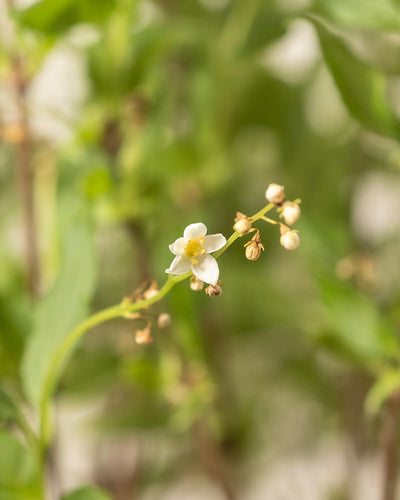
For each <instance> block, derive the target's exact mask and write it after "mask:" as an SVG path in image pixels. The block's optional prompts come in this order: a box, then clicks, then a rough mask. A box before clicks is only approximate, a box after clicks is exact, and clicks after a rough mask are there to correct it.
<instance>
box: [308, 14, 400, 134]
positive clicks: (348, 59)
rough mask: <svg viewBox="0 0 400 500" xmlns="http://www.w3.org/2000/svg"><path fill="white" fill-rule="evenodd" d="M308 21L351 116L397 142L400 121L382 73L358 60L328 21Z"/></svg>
mask: <svg viewBox="0 0 400 500" xmlns="http://www.w3.org/2000/svg"><path fill="white" fill-rule="evenodd" d="M307 19H309V20H310V21H311V22H312V23H313V25H314V26H315V28H316V29H317V33H318V36H319V39H320V43H321V48H322V51H323V54H324V59H325V62H326V64H327V65H328V67H329V69H330V71H331V72H332V76H333V78H334V79H335V82H336V85H337V87H338V90H339V92H340V94H341V96H342V99H343V101H344V103H345V105H346V107H347V109H348V110H349V111H350V113H351V114H352V115H353V116H354V118H356V119H357V120H358V121H359V122H360V123H361V124H362V125H363V126H365V127H366V128H367V129H369V130H371V131H373V132H376V133H378V134H382V135H387V136H390V137H394V138H398V137H399V134H400V125H399V120H398V118H397V117H396V115H395V113H394V112H393V110H392V109H391V108H390V106H389V104H388V101H387V88H386V86H387V82H386V80H385V77H384V75H383V73H382V72H380V71H379V70H378V69H375V68H374V67H372V66H371V65H369V64H367V63H365V62H363V61H361V60H360V59H359V58H357V57H356V56H355V55H354V54H353V53H352V52H351V50H350V48H349V45H348V43H346V37H345V36H343V35H342V36H341V35H340V33H339V34H338V32H337V30H335V29H334V28H333V27H332V26H331V25H329V24H328V23H327V22H326V21H324V20H322V19H320V18H318V17H314V16H307Z"/></svg>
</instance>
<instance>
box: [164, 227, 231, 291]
mask: <svg viewBox="0 0 400 500" xmlns="http://www.w3.org/2000/svg"><path fill="white" fill-rule="evenodd" d="M206 233H207V228H206V226H205V225H204V224H202V223H201V222H199V223H197V224H190V225H189V226H187V228H186V229H185V231H184V232H183V238H178V239H177V240H176V241H175V242H174V243H172V245H170V246H169V249H170V250H171V252H172V253H173V254H174V255H176V257H175V259H174V260H173V261H172V264H171V266H170V267H169V269H166V270H165V272H166V273H169V274H185V273H187V272H188V271H190V270H192V272H193V274H194V275H195V276H197V278H199V280H201V281H204V282H205V283H209V284H210V285H216V284H217V281H218V277H219V269H218V264H217V261H216V260H215V259H214V257H212V256H211V255H209V254H210V253H211V252H216V251H217V250H219V249H220V248H222V247H223V246H224V245H225V243H226V239H225V236H223V235H222V234H210V235H208V236H206Z"/></svg>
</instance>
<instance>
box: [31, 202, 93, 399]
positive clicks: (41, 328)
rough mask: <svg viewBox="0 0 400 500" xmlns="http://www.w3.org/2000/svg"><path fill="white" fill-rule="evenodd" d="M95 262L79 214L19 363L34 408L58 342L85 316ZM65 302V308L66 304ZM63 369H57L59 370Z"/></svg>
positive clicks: (82, 213) (82, 215) (89, 236)
mask: <svg viewBox="0 0 400 500" xmlns="http://www.w3.org/2000/svg"><path fill="white" fill-rule="evenodd" d="M95 271H96V260H95V254H94V248H93V239H92V234H91V230H90V225H89V222H88V220H87V215H86V214H85V211H84V210H82V211H78V213H77V214H76V218H75V219H72V223H71V226H70V227H69V230H68V231H67V233H66V237H65V242H64V251H63V257H62V264H61V268H60V272H59V275H58V278H57V281H56V283H55V284H54V286H53V288H52V290H51V291H50V292H49V293H48V294H47V295H46V296H45V297H44V298H43V299H42V301H41V303H40V304H39V305H38V307H37V313H36V319H35V328H34V330H33V332H32V335H31V337H30V339H29V343H28V345H27V350H26V352H25V357H24V361H23V364H22V372H21V374H22V381H23V384H24V388H25V392H26V395H27V397H28V398H29V400H30V401H31V403H32V404H34V405H35V406H37V405H38V403H39V398H40V395H41V392H42V390H43V383H44V380H45V377H46V374H47V372H48V370H49V367H50V364H51V361H52V359H53V357H54V355H55V353H56V352H57V350H58V348H59V347H60V345H61V343H62V342H63V340H64V339H65V337H66V336H67V335H68V333H69V332H70V331H71V330H72V328H73V327H74V326H76V325H77V324H78V323H79V322H80V321H81V320H82V319H83V318H84V317H85V315H86V314H87V312H88V306H89V302H90V300H91V297H92V294H93V289H94V283H95V275H96V272H95ZM66 300H67V301H68V307H67V308H66V304H65V301H66ZM61 369H62V366H60V367H59V370H60V371H61Z"/></svg>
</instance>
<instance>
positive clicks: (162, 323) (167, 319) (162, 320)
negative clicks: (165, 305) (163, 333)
mask: <svg viewBox="0 0 400 500" xmlns="http://www.w3.org/2000/svg"><path fill="white" fill-rule="evenodd" d="M157 324H158V326H159V327H160V328H167V326H169V325H170V324H171V316H170V315H169V314H168V313H162V314H160V316H159V317H158V319H157Z"/></svg>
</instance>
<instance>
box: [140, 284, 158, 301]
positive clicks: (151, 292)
mask: <svg viewBox="0 0 400 500" xmlns="http://www.w3.org/2000/svg"><path fill="white" fill-rule="evenodd" d="M157 293H158V286H157V283H156V282H155V281H152V282H151V285H150V286H149V288H148V289H147V290H145V291H144V292H143V298H144V299H145V300H147V299H151V298H152V297H154V296H155V295H157Z"/></svg>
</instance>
